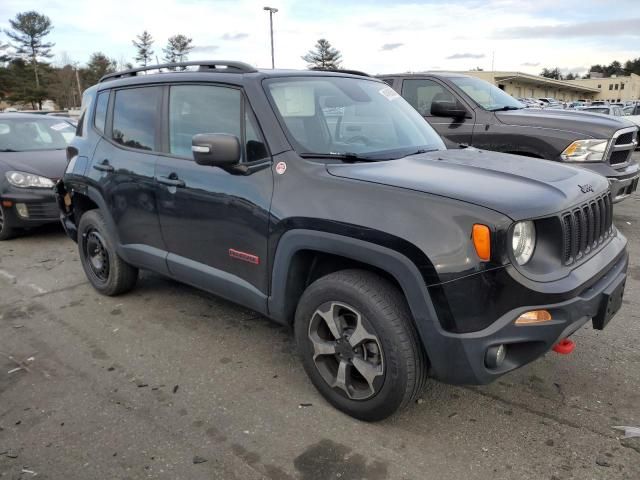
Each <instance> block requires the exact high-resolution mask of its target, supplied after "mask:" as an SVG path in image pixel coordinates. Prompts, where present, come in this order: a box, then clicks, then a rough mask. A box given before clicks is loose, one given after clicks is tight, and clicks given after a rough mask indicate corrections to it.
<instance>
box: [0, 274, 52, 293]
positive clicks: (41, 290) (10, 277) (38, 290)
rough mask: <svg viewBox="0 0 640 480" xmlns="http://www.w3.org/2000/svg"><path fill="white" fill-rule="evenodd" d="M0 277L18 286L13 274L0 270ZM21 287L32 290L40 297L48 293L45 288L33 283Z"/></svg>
mask: <svg viewBox="0 0 640 480" xmlns="http://www.w3.org/2000/svg"><path fill="white" fill-rule="evenodd" d="M0 277H2V278H6V279H7V280H8V281H9V282H10V283H12V284H14V285H16V284H18V283H19V282H18V277H16V276H15V275H14V274H12V273H9V272H7V271H6V270H2V269H0ZM21 284H22V285H24V286H25V287H28V288H30V289H31V290H33V291H34V292H36V293H38V294H40V295H42V294H44V293H48V290H47V289H46V288H42V287H41V286H39V285H36V284H35V283H21Z"/></svg>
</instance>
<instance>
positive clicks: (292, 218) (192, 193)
mask: <svg viewBox="0 0 640 480" xmlns="http://www.w3.org/2000/svg"><path fill="white" fill-rule="evenodd" d="M170 67H172V68H173V67H175V68H174V70H175V69H177V68H178V67H185V68H190V67H195V68H197V71H189V70H185V71H180V70H178V71H173V72H167V73H162V74H147V75H140V74H141V73H143V72H146V73H149V72H150V71H151V68H152V67H149V68H139V69H133V70H129V71H125V72H120V73H115V74H109V75H107V76H105V77H103V79H102V81H101V82H100V83H99V84H98V85H97V86H94V87H92V88H90V89H88V90H87V91H86V92H85V94H84V95H85V99H84V101H83V104H84V105H85V106H86V109H85V110H84V112H83V114H82V122H81V124H80V125H79V128H78V134H77V136H76V137H75V138H74V139H73V141H72V142H71V146H70V147H69V149H68V151H69V155H70V162H69V165H68V167H67V170H66V173H65V175H64V179H63V180H62V181H60V182H58V184H57V187H56V191H57V196H58V203H59V206H60V209H61V213H62V220H63V224H64V226H65V229H66V231H67V233H68V234H69V236H70V237H71V238H72V239H73V240H75V241H76V242H78V252H79V255H80V260H81V264H82V266H83V268H84V271H85V273H86V275H87V278H88V279H89V282H90V283H91V284H92V285H93V286H94V288H95V289H96V290H97V291H98V292H100V293H102V294H105V295H117V294H121V293H124V292H126V291H128V290H130V289H132V288H133V287H134V285H135V283H136V279H137V277H138V269H140V268H144V269H150V270H153V271H155V272H157V273H160V274H162V275H166V276H169V277H171V278H174V279H177V280H179V281H182V282H185V283H188V284H190V285H193V286H196V287H198V288H201V289H204V290H207V291H209V292H212V293H214V294H216V295H220V296H222V297H224V298H227V299H228V300H231V301H234V302H237V303H239V304H241V305H244V306H246V307H248V308H251V309H253V310H256V311H257V312H259V313H261V314H263V315H265V316H267V317H270V318H271V319H273V320H275V321H277V322H280V323H282V324H284V325H292V326H293V327H294V331H295V336H296V340H297V343H298V350H299V352H300V355H301V358H302V363H303V365H304V368H305V370H306V372H307V374H308V375H309V377H310V379H311V381H312V382H313V384H314V385H315V386H316V388H317V389H318V391H319V392H320V393H321V394H322V395H323V396H324V397H325V398H326V399H327V400H328V401H329V402H330V403H331V404H333V405H334V406H335V407H337V408H338V409H340V410H342V411H344V412H346V413H348V414H349V415H352V416H354V417H356V418H360V419H363V420H380V419H382V418H385V417H387V416H388V415H390V414H392V413H393V412H394V411H396V410H397V409H399V408H401V407H404V406H406V405H408V404H410V403H411V402H412V401H413V400H415V398H416V396H417V395H419V394H420V390H421V389H422V387H423V385H424V380H425V378H426V377H427V375H431V376H432V377H435V378H437V379H440V380H442V381H445V382H450V383H464V384H469V383H472V384H473V383H480V384H482V383H488V382H491V381H492V380H495V379H496V378H499V377H500V376H501V375H503V374H505V373H507V372H509V371H511V370H514V369H515V368H518V367H520V366H522V365H525V364H527V363H529V362H531V361H533V360H534V359H536V358H538V357H539V356H541V355H543V354H544V353H545V352H547V351H549V350H550V349H551V348H552V347H553V346H554V345H556V344H557V343H558V342H559V341H560V340H562V339H565V338H566V337H568V336H570V335H571V334H573V333H574V332H576V331H577V330H578V329H579V328H581V327H582V326H584V325H585V324H586V323H588V322H591V323H592V325H593V326H594V327H595V328H597V329H602V328H604V327H605V326H606V324H607V322H609V320H610V319H611V317H612V316H613V315H614V314H615V312H616V311H617V310H618V309H619V307H620V304H621V301H622V295H623V290H624V284H625V283H624V282H625V272H626V270H627V263H628V255H627V251H626V243H627V241H626V239H625V238H624V236H623V235H622V234H621V233H620V232H619V231H618V230H617V229H616V228H615V227H614V226H613V224H612V218H613V215H612V196H611V192H610V190H609V185H608V182H607V180H606V179H605V178H604V177H602V176H600V175H597V174H594V173H593V172H590V171H588V170H586V169H579V168H574V167H572V166H568V165H562V164H559V163H549V162H540V161H537V160H534V159H529V158H522V157H516V156H513V155H506V154H500V153H495V152H488V151H481V150H477V149H475V148H467V149H464V150H447V149H446V148H445V145H444V143H443V141H442V140H441V139H440V137H439V136H438V134H437V133H436V132H435V131H434V130H433V129H432V128H431V127H430V126H429V124H428V123H427V122H425V121H424V120H423V119H422V118H421V117H420V115H418V113H417V112H416V111H415V110H414V109H413V108H412V107H411V106H410V105H409V104H408V103H407V102H406V101H405V100H403V99H402V98H401V97H400V95H398V94H397V93H396V92H395V91H394V90H393V89H391V88H390V87H388V86H387V85H385V84H384V83H383V82H381V81H380V80H376V79H373V78H370V77H367V76H364V75H354V74H348V73H343V72H339V71H338V72H326V71H291V70H283V71H279V70H256V69H254V68H252V67H251V66H249V65H246V64H243V63H236V62H185V63H178V64H171V65H170ZM223 67H224V68H223ZM565 343H566V344H569V345H570V342H569V341H567V342H565ZM565 343H563V345H565Z"/></svg>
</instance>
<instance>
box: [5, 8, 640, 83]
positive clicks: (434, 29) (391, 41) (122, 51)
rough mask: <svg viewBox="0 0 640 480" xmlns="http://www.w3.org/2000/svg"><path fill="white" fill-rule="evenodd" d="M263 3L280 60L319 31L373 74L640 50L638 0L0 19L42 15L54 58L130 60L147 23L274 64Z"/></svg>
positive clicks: (223, 52) (162, 35)
mask: <svg viewBox="0 0 640 480" xmlns="http://www.w3.org/2000/svg"><path fill="white" fill-rule="evenodd" d="M266 5H269V6H271V7H275V8H277V9H278V12H277V13H276V14H275V15H274V37H275V63H276V68H278V67H279V68H305V67H306V63H305V62H304V60H302V58H301V56H302V55H304V54H305V53H306V52H307V51H308V50H309V49H311V48H312V47H313V45H314V44H315V42H316V41H317V40H318V39H319V38H326V39H327V40H329V41H330V42H331V44H332V45H333V46H334V47H336V48H337V49H338V50H340V51H341V53H342V56H343V68H350V69H357V70H363V71H366V72H368V73H372V74H381V73H399V72H407V71H424V70H469V69H472V68H476V67H480V68H482V69H484V70H491V69H492V64H493V68H494V69H495V70H510V71H511V70H516V71H522V72H527V73H533V74H537V73H539V72H540V71H541V70H542V68H543V67H551V68H553V67H556V66H557V67H560V68H561V70H562V71H563V72H565V73H566V72H568V71H572V72H574V73H584V72H585V71H586V70H587V69H588V67H589V66H590V65H593V64H596V63H607V64H608V63H610V62H611V61H612V60H615V59H617V60H620V61H622V62H624V61H625V60H627V59H631V58H637V57H640V10H639V9H638V8H637V6H638V0H615V1H612V0H484V1H483V0H457V1H456V0H450V1H437V0H430V1H421V0H414V1H393V0H386V1H381V0H326V1H315V0H261V1H255V0H254V1H252V0H109V1H108V2H105V1H92V0H83V1H78V0H40V1H33V2H32V1H29V0H2V2H1V3H0V29H2V30H3V31H4V30H6V29H8V28H9V27H10V25H9V19H10V18H13V17H15V15H16V13H18V12H24V11H26V10H36V11H38V12H40V13H43V14H45V15H47V16H49V17H50V18H51V21H52V23H53V26H54V30H53V32H52V33H51V35H50V37H49V40H50V41H52V42H54V43H55V44H56V45H55V47H54V53H55V54H56V56H55V58H54V59H53V61H54V63H55V62H58V63H59V62H61V61H62V60H63V59H70V60H72V61H74V62H78V63H80V64H84V63H86V62H87V61H88V59H89V56H90V54H91V53H92V52H96V51H102V52H104V53H105V54H107V55H108V56H109V57H112V58H114V59H116V60H117V61H120V62H122V63H124V62H125V61H130V62H134V61H133V57H134V55H135V48H134V47H133V45H132V40H133V39H134V38H135V36H136V35H137V34H140V33H141V32H142V31H143V30H145V29H146V30H148V31H149V33H151V35H152V36H153V38H154V39H155V44H154V50H155V55H157V56H158V58H159V59H160V60H162V47H163V46H165V44H166V41H167V38H168V37H170V36H171V35H175V34H178V33H182V34H184V35H187V36H188V37H191V38H192V39H193V44H194V45H195V48H194V50H193V52H192V53H191V54H190V56H189V59H190V60H203V59H222V60H241V61H245V62H247V63H250V64H252V65H254V66H257V67H270V65H271V56H270V43H269V14H268V12H265V11H264V10H263V7H264V6H266ZM7 40H8V39H7V37H6V36H5V35H0V41H2V42H5V43H6V42H7Z"/></svg>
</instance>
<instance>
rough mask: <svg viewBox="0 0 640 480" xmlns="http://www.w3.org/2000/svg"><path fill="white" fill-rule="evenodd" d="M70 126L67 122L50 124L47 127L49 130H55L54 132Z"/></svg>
mask: <svg viewBox="0 0 640 480" xmlns="http://www.w3.org/2000/svg"><path fill="white" fill-rule="evenodd" d="M69 127H71V125H69V124H68V123H56V124H55V125H51V126H50V127H49V128H50V129H51V130H55V131H56V132H59V131H60V130H64V129H65V128H69Z"/></svg>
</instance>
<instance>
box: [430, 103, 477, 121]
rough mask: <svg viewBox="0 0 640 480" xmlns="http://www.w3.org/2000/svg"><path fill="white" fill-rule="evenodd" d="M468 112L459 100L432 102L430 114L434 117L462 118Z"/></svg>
mask: <svg viewBox="0 0 640 480" xmlns="http://www.w3.org/2000/svg"><path fill="white" fill-rule="evenodd" d="M468 113H469V112H467V109H466V108H464V106H463V105H462V104H461V103H460V102H455V101H454V102H433V103H432V104H431V115H433V116H434V117H450V118H464V117H466V116H467V114H468Z"/></svg>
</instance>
